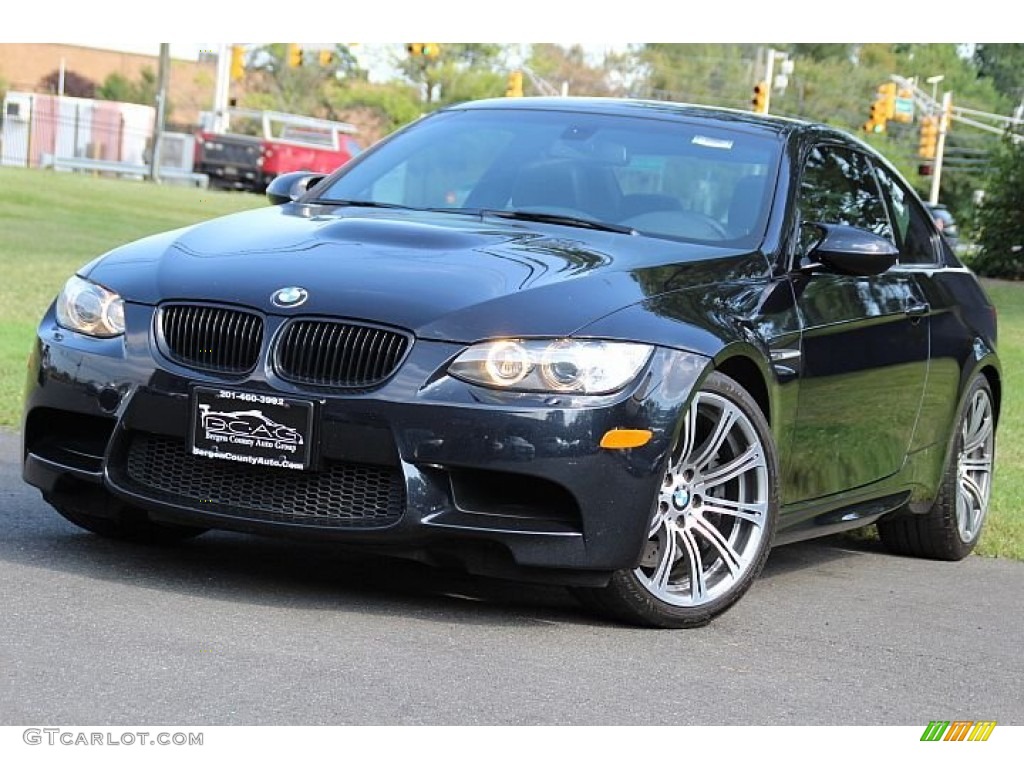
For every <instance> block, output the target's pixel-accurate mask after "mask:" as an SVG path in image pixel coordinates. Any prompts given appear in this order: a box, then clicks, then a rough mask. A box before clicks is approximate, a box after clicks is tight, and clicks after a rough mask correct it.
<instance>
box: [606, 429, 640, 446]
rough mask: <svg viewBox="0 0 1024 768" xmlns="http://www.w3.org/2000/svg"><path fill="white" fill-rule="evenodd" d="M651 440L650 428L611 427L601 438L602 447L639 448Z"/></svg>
mask: <svg viewBox="0 0 1024 768" xmlns="http://www.w3.org/2000/svg"><path fill="white" fill-rule="evenodd" d="M650 441H651V430H649V429H609V430H608V431H607V432H605V433H604V437H602V438H601V447H602V448H618V449H621V448H639V447H640V446H641V445H647V444H648V443H649V442H650Z"/></svg>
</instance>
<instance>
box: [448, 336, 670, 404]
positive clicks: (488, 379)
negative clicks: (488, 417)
mask: <svg viewBox="0 0 1024 768" xmlns="http://www.w3.org/2000/svg"><path fill="white" fill-rule="evenodd" d="M651 350H652V347H650V346H649V345H647V344H633V343H628V342H620V341H591V340H587V339H579V340H577V339H555V340H520V339H502V340H500V341H488V342H484V343H483V344H476V345H474V346H472V347H470V348H469V349H467V350H466V351H465V352H463V353H462V354H461V355H459V356H458V357H457V358H456V359H455V362H453V363H452V364H451V366H449V368H448V372H449V373H450V374H451V375H452V376H454V377H455V378H457V379H462V380H463V381H468V382H471V383H473V384H481V385H483V386H485V387H495V388H498V389H508V390H514V391H517V392H565V393H572V394H581V395H604V394H608V393H609V392H615V391H616V390H619V389H622V388H623V387H624V386H626V385H627V384H628V383H629V382H631V381H632V380H633V379H635V378H636V376H637V374H638V373H640V369H642V368H643V367H644V365H646V363H647V361H648V359H650V356H651Z"/></svg>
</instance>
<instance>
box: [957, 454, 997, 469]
mask: <svg viewBox="0 0 1024 768" xmlns="http://www.w3.org/2000/svg"><path fill="white" fill-rule="evenodd" d="M960 469H962V470H964V471H965V472H991V471H992V459H990V458H988V457H982V458H977V459H972V458H967V457H964V458H962V459H960Z"/></svg>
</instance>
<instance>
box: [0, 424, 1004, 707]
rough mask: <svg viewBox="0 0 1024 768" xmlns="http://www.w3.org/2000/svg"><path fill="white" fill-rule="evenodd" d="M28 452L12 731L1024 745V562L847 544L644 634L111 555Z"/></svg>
mask: <svg viewBox="0 0 1024 768" xmlns="http://www.w3.org/2000/svg"><path fill="white" fill-rule="evenodd" d="M17 453H18V438H17V435H15V434H14V433H11V432H3V431H0V520H2V526H3V531H4V533H3V535H2V537H0V590H2V604H0V638H2V640H0V670H2V672H0V675H2V695H0V725H26V724H65V725H66V724H90V725H156V724H182V725H184V724H189V725H192V724H195V725H228V724H246V725H270V724H280V725H292V724H306V725H318V724H335V725H341V724H419V723H423V724H593V725H606V724H681V725H693V724H702V725H714V724H751V725H762V724H763V725H773V724H808V725H810V724H831V725H852V724H875V725H920V726H922V727H923V726H924V725H925V724H927V723H928V721H930V720H939V719H941V720H956V719H964V720H996V721H998V722H999V723H1000V724H1008V725H1009V724H1016V725H1024V696H1022V695H1021V683H1022V681H1024V656H1022V646H1021V638H1022V637H1024V563H1019V562H1012V561H1005V560H990V559H983V558H979V557H971V558H968V559H967V560H965V561H964V562H961V563H937V562H929V561H922V560H913V559H908V558H900V557H893V556H890V555H887V554H884V553H882V552H881V551H879V549H878V546H877V545H876V544H874V543H872V542H857V541H853V540H851V539H848V538H831V539H826V540H823V541H819V542H810V543H804V544H797V545H792V546H789V547H783V548H780V549H777V550H776V551H775V552H773V553H772V555H771V557H770V559H769V561H768V565H767V567H766V569H765V572H764V574H763V576H762V577H761V578H760V579H759V580H758V582H757V583H755V585H754V587H753V589H752V590H751V591H750V592H749V593H748V594H747V595H746V597H744V598H743V599H742V600H741V601H740V602H739V604H738V605H737V606H736V607H735V608H733V609H732V610H731V611H730V612H728V613H727V614H725V615H724V616H722V617H720V618H719V619H717V620H716V621H715V622H713V623H712V624H711V625H710V626H709V627H707V628H704V629H699V630H689V631H668V630H643V629H634V628H629V627H622V626H617V625H615V624H610V623H607V622H604V621H601V620H599V619H596V618H594V617H592V616H590V615H588V614H587V613H586V612H585V611H584V610H583V609H582V608H580V607H579V606H577V604H576V603H575V602H574V600H573V599H572V597H571V595H570V594H569V593H568V592H567V591H565V590H563V589H560V588H554V587H540V586H524V585H519V584H512V583H507V582H500V581H489V580H482V579H477V578H473V577H468V576H465V575H461V574H458V573H451V572H446V571H436V570H432V569H430V568H427V567H424V566H420V565H418V564H415V563H409V562H403V561H398V560H389V559H384V558H377V557H368V556H363V555H360V554H353V553H351V552H344V553H343V552H339V551H337V550H336V549H334V548H332V547H329V546H322V545H313V544H305V543H303V544H296V543H294V542H289V541H283V540H273V539H263V538H256V537H249V536H242V535H236V534H227V533H212V534H207V535H206V536H203V537H200V538H199V539H196V540H194V541H192V542H189V543H187V544H184V545H180V546H176V547H171V548H151V547H144V546H134V545H125V544H119V543H115V542H110V541H106V540H104V539H101V538H99V537H96V536H93V535H90V534H87V533H85V532H81V531H79V530H78V529H76V528H75V527H74V526H72V525H70V524H69V523H66V522H64V521H63V519H61V518H60V517H59V516H58V515H57V514H56V513H55V512H53V511H52V510H51V509H50V508H49V507H48V506H47V505H46V504H45V503H44V502H43V501H42V499H41V497H40V495H39V493H38V492H37V491H36V490H35V489H33V488H30V487H28V486H27V485H25V484H24V483H22V481H21V479H20V474H19V472H20V470H19V467H18V456H17Z"/></svg>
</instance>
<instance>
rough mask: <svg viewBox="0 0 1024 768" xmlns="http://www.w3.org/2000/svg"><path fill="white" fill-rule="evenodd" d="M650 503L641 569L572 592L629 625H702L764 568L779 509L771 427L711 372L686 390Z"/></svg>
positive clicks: (732, 385) (747, 399) (746, 398)
mask: <svg viewBox="0 0 1024 768" xmlns="http://www.w3.org/2000/svg"><path fill="white" fill-rule="evenodd" d="M712 494H713V495H712ZM653 506H654V510H653V515H652V521H651V527H650V533H649V537H648V540H647V541H646V542H645V543H644V549H643V552H642V554H641V559H640V564H639V566H637V567H636V568H627V569H623V570H621V571H616V572H615V573H614V574H613V575H612V578H611V581H610V582H609V583H608V586H607V587H604V588H600V589H592V588H581V589H578V590H577V592H576V593H577V596H578V597H579V599H580V600H581V602H583V603H584V604H585V605H586V606H588V607H590V608H591V609H596V610H598V611H599V612H601V613H604V614H605V615H608V616H610V617H612V618H616V619H619V620H621V621H625V622H627V623H630V624H639V625H642V626H650V627H665V628H684V627H699V626H703V625H704V624H707V623H708V622H709V621H711V619H713V618H714V617H715V616H718V615H719V614H721V613H723V612H724V611H726V610H727V609H728V608H730V607H731V606H732V605H733V604H734V603H735V602H736V601H737V600H739V599H740V598H741V597H742V596H743V595H744V593H746V591H747V590H748V589H750V586H751V584H753V582H754V579H756V578H757V576H758V574H759V573H760V572H761V569H762V568H764V564H765V561H766V560H767V559H768V552H769V550H770V549H771V543H772V538H773V537H774V535H775V527H776V524H777V520H778V511H779V483H778V456H777V454H776V451H775V445H774V441H773V440H772V436H771V430H770V429H769V427H768V422H767V420H766V419H765V417H764V414H762V413H761V409H760V408H759V407H758V405H757V403H756V402H755V401H754V399H753V398H752V397H751V396H750V395H749V394H748V393H747V392H746V391H745V390H744V389H743V388H742V387H741V386H740V385H739V384H737V383H736V382H735V381H733V380H732V379H730V378H729V377H727V376H724V375H722V374H720V373H717V372H716V373H712V374H711V375H710V376H708V378H707V379H706V380H705V382H704V384H703V386H702V388H701V389H700V391H698V392H697V394H696V395H694V397H693V400H692V402H691V405H690V407H689V408H688V409H687V411H686V414H685V416H684V417H683V420H682V424H681V426H680V430H679V436H678V437H677V438H676V443H675V446H674V448H673V450H672V453H671V455H670V456H669V459H668V462H667V466H666V470H665V476H664V479H663V481H662V485H661V488H660V489H659V491H658V494H657V496H656V498H655V499H654V504H653Z"/></svg>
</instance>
